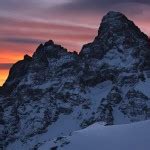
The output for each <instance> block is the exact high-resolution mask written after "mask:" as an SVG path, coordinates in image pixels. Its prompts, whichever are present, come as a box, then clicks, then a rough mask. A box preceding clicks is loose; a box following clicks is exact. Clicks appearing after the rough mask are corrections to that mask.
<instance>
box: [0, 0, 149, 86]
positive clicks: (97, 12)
mask: <svg viewBox="0 0 150 150" xmlns="http://www.w3.org/2000/svg"><path fill="white" fill-rule="evenodd" d="M135 6H136V9H135ZM0 8H1V9H0V12H1V15H0V18H1V19H0V20H1V21H0V22H1V25H0V26H1V27H0V32H1V35H0V39H1V40H0V45H1V47H0V52H1V53H0V86H1V85H2V84H3V83H4V82H5V80H6V78H7V76H8V72H9V69H10V67H11V65H12V64H14V63H15V62H17V61H18V60H21V59H23V56H24V55H25V54H28V55H30V56H31V55H32V54H33V52H34V51H35V50H36V48H37V47H38V45H39V44H40V43H44V42H46V41H48V40H49V39H51V40H53V41H54V42H55V43H57V44H60V45H62V46H63V47H65V48H67V49H68V51H77V52H79V51H80V50H81V47H82V46H83V45H84V44H86V43H89V42H91V41H92V40H93V39H94V37H95V36H96V35H97V30H98V28H99V26H100V22H101V19H102V17H103V16H104V15H105V14H106V13H107V12H109V11H110V10H114V11H119V12H121V13H123V14H125V15H126V16H127V17H128V18H129V19H130V20H132V21H134V23H135V24H136V25H137V26H138V27H139V28H140V29H141V31H142V32H144V33H145V34H147V35H148V36H150V28H149V26H150V21H149V17H150V16H149V14H150V9H149V8H150V3H149V2H148V1H146V0H145V1H140V0H138V1H136V0H129V1H127V2H123V1H122V0H114V3H113V4H112V3H111V2H109V1H108V0H107V1H104V0H102V1H100V2H99V1H98V0H94V1H92V0H88V1H85V0H77V1H75V0H71V1H68V0H61V1H59V2H55V1H53V0H52V1H47V0H44V1H41V0H39V1H38V2H35V0H31V1H29V0H27V1H25V2H19V0H13V1H12V0H6V1H2V2H0ZM16 8H18V9H17V10H16Z"/></svg>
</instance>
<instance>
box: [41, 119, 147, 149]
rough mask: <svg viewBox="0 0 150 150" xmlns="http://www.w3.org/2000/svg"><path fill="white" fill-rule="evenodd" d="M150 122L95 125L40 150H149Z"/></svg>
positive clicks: (47, 144) (50, 143)
mask: <svg viewBox="0 0 150 150" xmlns="http://www.w3.org/2000/svg"><path fill="white" fill-rule="evenodd" d="M149 140H150V121H149V120H148V121H143V122H138V123H132V124H124V125H112V126H104V125H101V124H100V123H95V124H93V125H91V126H89V127H87V128H86V129H83V130H80V131H76V132H73V134H72V135H71V136H68V137H62V138H59V140H58V139H55V140H53V141H51V142H49V143H45V144H44V145H42V146H41V147H40V148H39V150H49V149H50V148H54V147H55V148H56V147H57V150H149V149H150V142H149Z"/></svg>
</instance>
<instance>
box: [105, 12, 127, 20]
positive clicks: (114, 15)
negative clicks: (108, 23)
mask: <svg viewBox="0 0 150 150" xmlns="http://www.w3.org/2000/svg"><path fill="white" fill-rule="evenodd" d="M117 17H118V18H121V17H126V16H125V15H124V14H122V13H120V12H116V11H109V12H108V13H107V14H106V15H105V16H104V17H103V19H112V18H117Z"/></svg>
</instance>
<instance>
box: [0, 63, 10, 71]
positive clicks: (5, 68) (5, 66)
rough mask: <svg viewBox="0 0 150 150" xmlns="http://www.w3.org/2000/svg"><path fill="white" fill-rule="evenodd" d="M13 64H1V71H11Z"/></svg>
mask: <svg viewBox="0 0 150 150" xmlns="http://www.w3.org/2000/svg"><path fill="white" fill-rule="evenodd" d="M12 65H13V64H12V63H0V70H7V69H9V68H10V67H11V66H12Z"/></svg>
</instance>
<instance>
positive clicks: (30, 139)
mask: <svg viewBox="0 0 150 150" xmlns="http://www.w3.org/2000/svg"><path fill="white" fill-rule="evenodd" d="M149 89H150V40H149V38H148V36H146V35H145V34H144V33H142V32H141V31H140V29H139V28H138V27H137V26H136V25H135V24H134V23H133V22H132V21H130V20H129V19H128V18H127V17H126V16H125V15H123V14H122V13H119V12H112V11H111V12H108V13H107V14H106V15H105V16H104V17H103V19H102V22H101V25H100V28H99V31H98V35H97V36H96V38H95V39H94V41H93V42H91V43H89V44H86V45H84V46H83V48H82V49H81V51H80V53H79V54H78V53H76V52H68V51H67V50H66V49H65V48H63V47H62V46H60V45H57V44H55V43H54V42H53V41H52V40H50V41H48V42H46V43H45V44H41V45H39V47H38V48H37V49H36V51H35V53H34V54H33V56H32V57H30V56H28V55H25V56H24V59H23V60H21V61H19V62H17V63H16V64H14V65H13V66H12V68H11V69H10V73H9V76H8V79H7V80H6V82H5V83H4V85H3V86H2V87H1V89H0V124H1V125H0V134H1V136H0V137H1V139H0V141H2V142H1V144H0V147H1V148H2V149H6V150H16V149H22V150H27V149H39V147H40V146H41V145H42V144H44V143H46V142H47V141H51V140H52V139H54V138H56V137H61V136H66V135H69V134H71V133H72V132H73V131H76V130H80V129H83V128H86V127H88V126H89V125H92V124H93V123H96V122H104V123H105V125H118V124H127V123H131V122H136V121H141V120H147V119H150V93H149ZM53 150H54V149H53Z"/></svg>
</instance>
